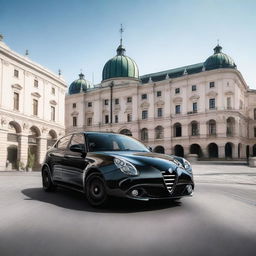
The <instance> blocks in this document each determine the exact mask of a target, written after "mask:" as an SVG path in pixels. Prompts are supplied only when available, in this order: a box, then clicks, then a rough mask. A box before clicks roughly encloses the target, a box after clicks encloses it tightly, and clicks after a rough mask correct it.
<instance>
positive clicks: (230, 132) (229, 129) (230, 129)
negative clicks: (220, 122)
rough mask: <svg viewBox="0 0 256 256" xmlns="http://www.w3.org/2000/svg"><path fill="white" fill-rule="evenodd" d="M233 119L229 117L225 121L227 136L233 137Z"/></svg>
mask: <svg viewBox="0 0 256 256" xmlns="http://www.w3.org/2000/svg"><path fill="white" fill-rule="evenodd" d="M234 128H235V119H234V117H229V118H228V119H227V136H234Z"/></svg>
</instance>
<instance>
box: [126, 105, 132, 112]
mask: <svg viewBox="0 0 256 256" xmlns="http://www.w3.org/2000/svg"><path fill="white" fill-rule="evenodd" d="M131 112H132V106H127V107H126V109H125V111H124V113H131Z"/></svg>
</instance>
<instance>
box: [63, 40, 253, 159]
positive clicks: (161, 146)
mask: <svg viewBox="0 0 256 256" xmlns="http://www.w3.org/2000/svg"><path fill="white" fill-rule="evenodd" d="M81 130H86V131H91V130H97V131H114V132H117V133H124V134H130V135H132V136H134V137H135V138H137V139H139V140H141V141H143V142H144V143H145V144H147V145H148V146H151V147H152V148H153V149H154V151H156V152H165V153H167V154H176V155H180V156H184V155H188V154H189V153H196V154H198V155H199V157H202V158H223V159H224V158H236V159H237V158H246V157H248V156H249V155H256V91H255V90H251V89H249V88H248V86H247V84H246V82H245V81H244V79H243V76H242V74H241V73H240V72H239V70H238V69H237V67H236V65H235V63H234V61H233V60H232V59H231V58H230V57H229V56H228V55H226V54H224V53H223V52H222V47H221V46H219V45H217V46H216V47H215V48H214V53H213V55H211V56H210V57H209V58H207V59H206V60H205V61H204V62H202V63H198V64H194V65H188V66H184V67H181V68H175V69H170V70H166V71H162V72H157V73H153V74H148V75H143V76H139V74H138V67H137V65H136V63H135V62H134V61H133V60H132V59H130V58H129V57H128V56H126V55H125V49H124V47H123V46H122V44H120V46H119V47H118V49H117V55H116V56H115V57H114V58H112V59H110V60H109V61H108V62H107V63H106V64H105V66H104V69H103V72H102V82H101V83H100V84H98V85H95V86H94V87H92V86H91V85H90V83H89V82H88V81H86V80H85V79H84V76H83V74H80V78H79V79H78V80H76V81H74V82H73V83H72V84H71V85H70V87H69V93H68V95H67V96H66V132H68V133H69V132H73V131H81Z"/></svg>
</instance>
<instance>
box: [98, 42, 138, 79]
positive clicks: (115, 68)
mask: <svg viewBox="0 0 256 256" xmlns="http://www.w3.org/2000/svg"><path fill="white" fill-rule="evenodd" d="M116 52H117V55H116V56H115V57H114V58H112V59H110V60H109V61H108V62H107V63H106V64H105V66H104V68H103V71H102V80H107V79H110V78H115V77H129V78H135V79H139V69H138V66H137V64H136V63H135V61H134V60H132V59H131V58H130V57H128V56H126V55H125V48H124V47H123V46H122V44H120V45H119V46H118V48H117V50H116Z"/></svg>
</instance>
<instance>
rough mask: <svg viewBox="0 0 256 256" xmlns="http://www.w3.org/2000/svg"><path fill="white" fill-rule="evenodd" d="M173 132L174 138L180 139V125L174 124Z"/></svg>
mask: <svg viewBox="0 0 256 256" xmlns="http://www.w3.org/2000/svg"><path fill="white" fill-rule="evenodd" d="M173 130H174V134H173V135H174V137H181V136H182V127H181V124H180V123H176V124H174V126H173Z"/></svg>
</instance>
